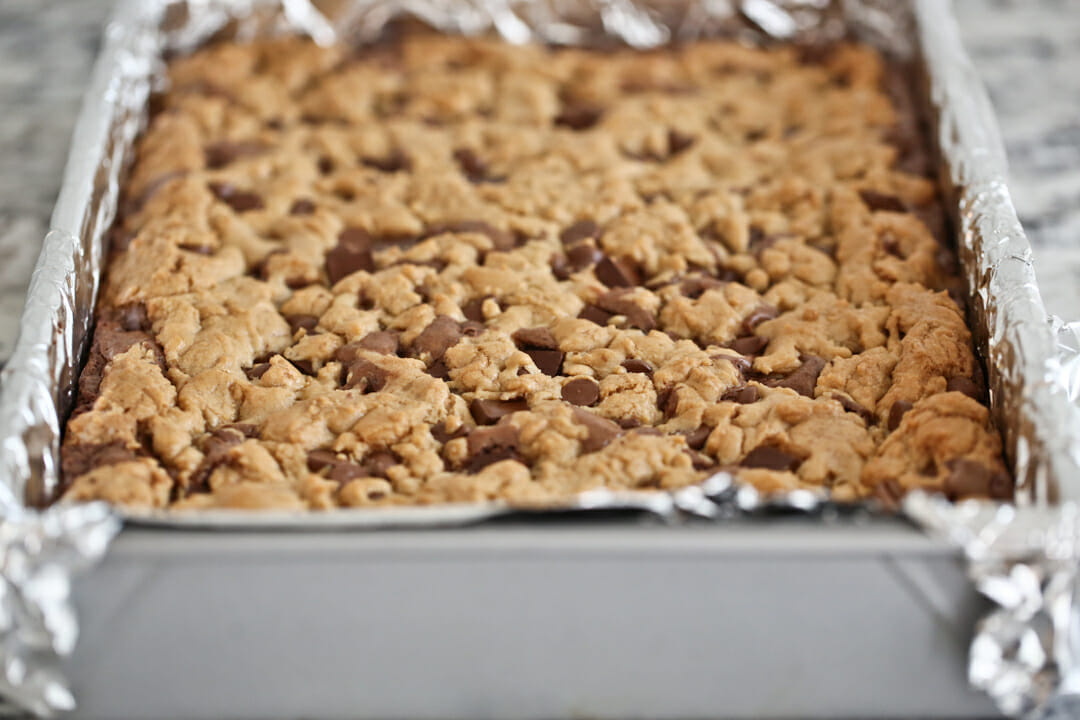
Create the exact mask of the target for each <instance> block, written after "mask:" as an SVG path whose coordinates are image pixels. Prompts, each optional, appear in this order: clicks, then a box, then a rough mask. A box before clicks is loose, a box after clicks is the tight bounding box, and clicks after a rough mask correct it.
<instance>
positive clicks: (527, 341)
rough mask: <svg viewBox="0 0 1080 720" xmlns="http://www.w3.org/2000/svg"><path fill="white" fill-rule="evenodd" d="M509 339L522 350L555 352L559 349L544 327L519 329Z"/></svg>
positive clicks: (552, 336) (549, 332) (553, 337)
mask: <svg viewBox="0 0 1080 720" xmlns="http://www.w3.org/2000/svg"><path fill="white" fill-rule="evenodd" d="M511 337H512V338H513V340H514V343H515V344H516V345H517V346H518V347H519V348H521V349H522V350H527V349H530V348H536V349H540V350H555V349H557V348H558V347H559V343H558V341H557V340H556V339H555V336H554V335H552V334H551V331H550V330H548V329H547V328H546V327H534V328H521V329H520V330H516V331H514V334H513V335H512V336H511Z"/></svg>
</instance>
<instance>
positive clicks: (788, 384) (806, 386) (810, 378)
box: [761, 355, 828, 398]
mask: <svg viewBox="0 0 1080 720" xmlns="http://www.w3.org/2000/svg"><path fill="white" fill-rule="evenodd" d="M801 359H802V365H800V366H799V368H798V369H797V370H795V372H793V373H791V374H790V375H787V376H786V377H767V378H763V379H762V380H761V382H762V384H764V385H768V386H769V387H783V388H790V389H792V390H794V391H795V392H797V393H799V394H800V395H805V396H806V397H809V398H812V397H814V388H815V387H817V379H818V375H820V374H821V371H822V370H824V369H825V366H826V365H828V363H827V362H826V361H825V360H824V359H823V358H819V357H818V356H816V355H804V356H802V358H801Z"/></svg>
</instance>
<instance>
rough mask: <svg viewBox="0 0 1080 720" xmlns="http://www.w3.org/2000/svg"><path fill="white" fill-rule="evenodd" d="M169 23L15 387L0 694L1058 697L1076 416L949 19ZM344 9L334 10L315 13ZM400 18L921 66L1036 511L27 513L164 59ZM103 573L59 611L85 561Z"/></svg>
mask: <svg viewBox="0 0 1080 720" xmlns="http://www.w3.org/2000/svg"><path fill="white" fill-rule="evenodd" d="M168 5H169V4H168V3H166V2H163V1H161V2H159V1H158V0H153V1H151V2H139V1H138V0H125V2H123V3H121V5H120V6H119V7H118V9H117V11H116V14H115V16H114V20H113V22H112V23H111V24H110V26H109V29H108V32H107V34H106V35H107V36H106V42H105V44H104V48H103V51H102V56H101V58H100V60H99V63H98V67H97V69H96V71H95V75H94V79H93V81H92V85H91V89H90V91H89V93H88V96H87V100H86V103H85V106H84V110H83V115H82V117H81V118H80V121H79V123H78V125H77V129H76V134H75V138H74V140H73V149H72V154H71V158H70V160H69V164H68V168H67V170H66V173H65V183H64V187H63V191H62V193H61V197H60V199H59V200H58V204H57V209H56V212H55V214H54V218H53V229H52V232H51V233H50V236H49V238H47V239H46V243H45V248H44V250H43V254H42V259H41V261H40V262H39V265H38V268H37V270H36V271H35V275H34V278H33V280H32V283H31V290H30V294H29V298H28V309H27V311H26V314H25V315H24V320H23V330H22V335H21V337H20V342H19V344H18V345H17V348H16V351H15V354H14V355H13V357H12V360H11V361H10V362H9V364H8V367H7V368H6V369H5V371H4V385H3V395H2V398H0V443H2V447H3V453H2V454H0V477H2V478H3V480H4V482H3V483H0V507H2V508H3V509H4V516H3V521H2V523H0V540H3V543H2V544H0V550H3V552H4V559H5V563H4V564H5V568H4V572H3V581H4V582H3V585H2V586H0V587H2V589H3V590H4V591H5V592H4V594H3V595H2V597H0V608H2V609H3V610H4V611H5V613H4V614H3V615H2V616H0V620H3V622H0V661H2V663H0V665H2V667H4V668H5V672H4V673H3V674H2V676H0V694H2V695H4V696H5V697H6V698H7V699H8V700H9V701H10V702H12V703H13V704H14V705H17V706H19V707H22V708H26V709H29V710H31V711H34V712H37V713H41V714H48V713H52V712H56V711H61V710H70V709H72V708H75V709H74V716H75V717H84V718H102V719H104V718H158V717H160V718H165V717H191V718H211V717H213V718H248V717H251V718H254V717H260V718H299V717H327V718H336V717H354V718H368V717H372V718H374V717H415V718H436V717H446V718H458V717H460V718H464V717H521V718H542V717H598V718H608V717H610V718H634V717H655V718H661V717H664V718H666V717H672V718H674V717H682V718H693V717H715V716H723V717H903V716H909V717H910V716H921V715H934V716H940V717H988V716H990V715H992V714H994V713H995V712H997V710H996V709H995V707H996V708H999V709H1001V710H1003V711H1005V712H1007V713H1009V714H1018V713H1021V712H1024V711H1028V710H1031V709H1034V708H1041V707H1043V706H1044V705H1045V704H1046V703H1047V702H1048V701H1051V700H1053V699H1055V698H1056V697H1058V696H1059V695H1060V694H1061V693H1059V690H1061V689H1062V688H1065V689H1068V686H1069V683H1068V682H1067V681H1068V679H1069V677H1070V674H1071V673H1073V672H1074V671H1075V670H1076V667H1077V663H1076V662H1075V660H1074V659H1073V658H1075V657H1076V654H1075V653H1073V654H1070V653H1071V651H1072V649H1073V643H1074V642H1075V641H1074V640H1073V636H1074V635H1076V634H1077V633H1076V632H1075V630H1074V629H1075V628H1076V627H1077V620H1076V618H1075V603H1074V602H1073V600H1072V598H1073V594H1072V593H1071V589H1072V588H1073V587H1075V582H1076V562H1075V560H1076V557H1077V555H1078V553H1080V530H1078V528H1080V522H1077V515H1076V513H1075V512H1074V511H1075V507H1076V506H1075V505H1074V504H1073V500H1075V499H1076V498H1078V497H1080V484H1078V482H1077V481H1078V480H1080V470H1078V468H1080V459H1078V455H1080V450H1078V449H1077V443H1076V442H1075V439H1074V438H1075V433H1076V432H1077V430H1078V429H1080V413H1078V412H1077V409H1076V407H1075V406H1074V405H1073V404H1072V403H1071V401H1070V400H1069V397H1068V391H1069V390H1070V388H1069V387H1068V386H1067V383H1064V382H1063V381H1062V376H1063V375H1064V374H1065V373H1063V372H1061V371H1062V368H1063V365H1062V363H1063V362H1064V361H1063V359H1062V356H1061V355H1060V354H1059V348H1058V346H1057V343H1056V342H1055V337H1054V336H1053V334H1052V333H1051V331H1050V327H1049V325H1048V324H1047V318H1046V316H1045V312H1044V311H1043V308H1042V304H1041V301H1040V300H1039V297H1038V291H1037V288H1036V287H1035V285H1034V274H1033V273H1032V271H1031V267H1030V248H1029V247H1028V246H1027V243H1026V240H1025V239H1024V237H1023V233H1022V231H1021V229H1020V227H1019V224H1018V223H1017V221H1016V217H1015V212H1014V211H1013V209H1012V205H1011V202H1010V201H1009V198H1008V191H1007V189H1006V188H1005V186H1004V184H1003V177H1004V156H1003V152H1002V150H1001V144H1000V140H999V138H998V137H997V133H996V129H995V127H994V124H993V120H992V114H991V113H990V112H989V105H988V102H987V100H986V98H985V94H983V93H982V91H981V90H980V89H979V87H978V83H977V81H975V80H974V71H973V69H972V68H971V67H970V64H969V63H968V62H967V60H966V57H965V56H964V54H963V51H962V49H960V47H959V40H958V33H957V32H956V28H955V24H954V22H953V20H952V19H951V16H950V15H949V12H948V4H947V3H944V2H938V1H936V0H917V1H916V2H914V3H911V4H909V3H890V2H876V1H874V0H853V1H850V0H849V1H847V2H828V1H827V0H826V1H822V2H817V1H795V0H792V1H791V2H770V1H768V0H757V1H752V0H746V1H745V2H732V3H698V2H667V3H654V4H649V3H644V2H642V3H635V2H627V1H625V0H606V1H605V2H596V3H591V2H583V3H581V4H579V5H578V6H575V7H576V9H575V10H573V11H568V10H567V9H566V8H565V7H562V5H560V4H559V3H547V2H533V3H514V2H501V1H500V2H494V1H492V2H481V1H480V0H460V1H457V0H447V1H446V2H427V1H424V0H416V1H414V2H409V3H405V2H395V1H394V0H365V1H356V2H338V3H309V2H307V1H306V0H276V1H271V0H261V1H260V0H231V1H229V0H200V2H195V1H194V0H188V2H186V3H178V4H173V5H172V6H171V8H170V7H167V6H168ZM329 5H336V6H337V7H338V8H339V9H340V8H342V7H344V8H345V12H344V15H343V16H342V17H343V19H341V18H339V19H338V21H337V22H332V21H331V20H330V19H328V16H325V15H323V14H321V13H320V12H318V9H317V7H316V6H320V7H321V6H329ZM404 11H408V12H409V13H410V14H413V15H416V16H418V17H420V18H422V19H424V20H426V21H428V22H431V23H432V24H435V25H436V26H438V27H440V28H442V29H444V30H447V31H452V32H477V31H485V30H488V29H491V28H494V29H495V30H497V31H498V32H500V33H501V34H503V35H504V36H506V37H507V38H508V39H511V40H520V39H523V38H525V37H528V36H529V34H530V31H531V32H532V34H533V35H534V36H536V37H539V38H540V39H544V40H553V41H560V42H567V41H571V42H572V41H574V40H575V38H578V37H586V36H588V34H589V32H595V31H596V29H597V28H602V30H603V32H604V33H610V34H616V35H619V36H620V37H621V38H622V39H623V40H626V41H627V42H630V43H631V44H636V45H654V44H658V43H662V42H666V41H668V40H676V39H679V38H680V37H682V36H683V35H685V34H687V33H693V32H699V31H708V29H709V28H710V27H712V26H714V25H715V26H725V27H727V28H728V29H729V30H730V29H731V28H735V30H734V31H736V32H738V33H741V34H744V35H746V36H747V37H756V38H760V37H762V36H771V37H773V38H778V39H781V40H786V39H798V38H801V37H803V36H804V35H805V34H807V33H809V34H810V35H811V36H812V35H813V34H814V33H816V32H819V31H822V30H829V29H830V28H832V30H835V29H836V27H837V23H839V27H840V29H841V31H842V32H848V31H850V32H853V33H855V34H856V35H858V36H859V37H861V38H863V39H866V40H869V41H871V42H874V43H876V44H878V45H879V46H882V47H884V48H886V49H887V50H890V51H894V52H898V53H901V54H902V53H904V52H909V53H910V52H911V51H912V50H913V49H921V51H922V57H923V58H924V60H925V63H924V65H925V69H926V71H927V73H926V80H927V84H926V89H927V93H928V96H927V99H928V101H929V107H930V108H931V109H932V110H933V123H934V125H935V131H936V132H935V136H936V138H937V140H938V144H939V145H940V146H941V151H942V152H941V155H942V159H943V161H944V162H943V163H942V177H943V181H944V182H945V189H946V191H947V194H948V196H949V198H950V202H951V203H952V206H953V207H952V208H951V209H952V210H954V211H955V214H956V218H955V219H956V221H957V223H958V227H959V229H960V244H959V250H960V257H961V260H962V261H963V265H964V268H965V274H966V275H967V278H968V281H969V285H970V287H971V290H972V294H971V297H970V300H971V302H970V304H969V305H970V308H971V312H972V321H973V322H974V324H975V327H976V341H977V343H978V344H979V346H980V350H981V352H982V354H983V356H984V358H986V360H987V370H988V378H989V384H990V388H991V400H992V405H993V410H994V414H995V417H996V418H997V420H998V422H999V424H1001V426H1002V429H1003V432H1004V435H1005V440H1006V445H1007V447H1008V454H1009V461H1010V464H1011V465H1012V467H1013V469H1014V471H1015V473H1016V476H1017V479H1018V487H1019V492H1018V501H1017V506H1018V507H1014V506H1003V505H994V504H991V503H963V504H960V505H956V506H953V505H950V504H948V503H945V502H944V501H942V500H940V499H935V498H929V497H925V496H918V495H916V496H912V497H910V498H909V499H908V501H907V502H906V504H905V507H904V510H905V513H906V516H907V518H908V520H900V519H890V518H886V517H882V516H878V515H872V514H870V513H868V512H865V511H862V512H854V513H852V512H849V511H844V510H842V509H838V508H832V507H829V506H828V505H827V504H823V503H822V501H821V499H820V498H818V497H815V496H812V495H810V494H808V493H793V494H792V495H791V496H790V497H785V498H782V499H780V500H778V501H763V500H762V499H761V498H759V497H757V496H756V495H755V494H754V493H753V492H752V491H751V490H746V489H743V490H738V489H735V488H731V487H729V486H728V485H727V484H726V483H725V481H724V479H723V478H718V479H716V482H714V483H713V485H712V487H707V488H705V490H702V491H697V492H696V493H695V492H694V491H692V490H691V491H688V492H681V493H679V494H677V496H667V495H659V494H657V495H654V496H652V497H650V498H643V497H639V496H614V495H611V494H610V493H608V494H604V493H600V494H592V495H590V496H589V497H586V498H580V499H578V500H577V501H575V503H574V504H573V507H574V508H575V511H573V512H567V513H543V512H536V513H514V512H512V511H511V510H510V509H509V508H506V507H504V506H498V505H482V506H457V507H447V508H420V509H400V510H393V511H389V512H371V511H352V512H341V513H336V514H333V515H326V514H312V515H302V516H295V515H290V516H276V515H259V516H252V515H247V516H238V515H237V514H235V513H219V514H205V515H189V516H183V517H177V516H170V515H167V514H157V515H149V516H132V515H121V514H118V513H116V512H113V511H110V510H108V509H106V508H103V507H101V506H97V505H91V506H81V507H54V508H51V509H49V510H47V511H44V512H38V511H35V510H33V509H32V506H33V505H34V504H35V503H38V502H40V501H41V500H42V499H43V498H44V497H46V496H48V494H49V491H50V489H51V487H52V486H53V484H54V483H55V480H56V457H57V455H56V450H57V446H58V442H59V437H60V427H61V426H62V422H61V421H62V419H63V417H65V416H66V412H67V410H68V409H69V408H70V404H71V393H72V388H73V380H74V377H75V376H76V374H77V371H78V368H79V365H80V359H81V357H82V355H83V352H84V351H85V347H86V342H87V339H88V328H89V326H90V322H91V317H92V307H93V300H94V298H95V296H96V292H97V287H98V282H99V277H100V270H101V265H102V260H103V255H104V254H103V252H102V248H103V238H104V236H105V233H106V230H107V229H108V227H109V225H110V224H111V221H112V218H113V216H114V214H115V209H116V204H117V198H118V185H119V182H120V179H121V178H122V175H123V173H122V167H123V164H124V162H125V159H126V158H127V157H128V153H129V150H130V148H131V145H132V142H133V140H134V138H135V136H136V135H137V132H138V130H139V128H140V126H141V123H142V121H143V115H144V111H143V108H144V106H145V103H146V100H147V98H148V96H149V93H150V89H151V84H152V83H151V80H152V78H153V77H155V73H156V72H157V70H159V69H160V63H159V58H160V57H161V55H162V54H163V53H164V52H165V51H170V52H172V51H182V50H184V49H186V48H191V47H194V46H196V45H197V44H198V43H199V42H201V41H203V40H205V39H206V38H207V37H209V36H210V35H211V34H213V33H214V32H215V31H216V30H218V29H220V28H221V27H223V26H225V25H228V24H232V25H233V26H234V27H235V28H236V29H237V32H239V33H240V34H241V35H247V36H252V35H258V34H262V33H267V32H277V31H280V30H283V29H284V30H289V31H301V32H305V33H308V34H310V35H311V36H313V37H314V38H316V39H317V40H332V39H333V38H334V37H335V36H336V35H335V34H338V35H342V34H346V32H345V31H346V29H347V30H348V32H347V36H348V37H349V38H352V39H360V40H362V39H364V38H365V37H370V36H372V35H373V34H374V33H376V32H377V31H378V29H379V27H380V25H381V23H385V21H386V20H387V19H388V18H390V17H393V16H394V15H396V14H399V13H401V12H404ZM560 12H562V13H565V14H566V15H567V18H572V19H573V21H574V22H576V23H579V25H580V27H577V26H575V25H574V24H573V23H570V22H568V21H564V20H566V19H567V18H563V17H562V16H561V15H560ZM669 15H670V16H672V17H676V16H677V18H678V21H677V22H674V21H671V20H670V19H668V16H669ZM556 20H559V21H560V22H555V21H556ZM912 22H913V23H914V24H911V23H912ZM159 28H163V29H160V30H159ZM829 31H830V32H831V30H829ZM28 505H29V506H30V507H28ZM801 511H811V512H813V513H814V514H813V515H812V516H809V517H807V516H799V514H798V513H799V512H801ZM121 520H123V522H124V527H123V529H122V530H121V531H120V532H119V533H118V535H117V537H116V538H115V540H114V541H113V542H112V543H111V545H110V546H109V547H108V552H107V553H106V552H105V549H106V546H107V545H109V543H108V540H109V538H110V537H111V536H112V535H113V534H114V533H116V531H117V530H118V528H119V524H120V521H121ZM912 521H914V522H912ZM102 556H104V560H103V561H102V562H101V563H100V565H98V566H97V567H95V568H93V570H92V571H90V572H87V573H84V574H81V575H78V576H77V577H76V578H75V580H74V585H73V586H72V588H71V593H70V598H69V592H68V590H69V587H68V578H69V576H71V575H72V573H73V572H74V571H76V570H79V569H81V568H83V567H85V566H87V565H89V564H90V563H91V562H92V561H94V560H97V559H98V558H100V557H102ZM12 558H15V559H17V560H18V563H13V561H12ZM1025 573H1026V574H1025ZM972 580H974V581H975V582H972ZM1033 588H1034V589H1033ZM987 598H989V600H988V599H987ZM1017 598H1020V600H1017ZM991 601H992V602H991ZM70 602H73V603H74V610H75V611H76V614H75V615H72V614H71V605H70ZM988 613H990V614H988ZM75 617H77V618H78V625H76V624H75ZM76 627H78V628H79V630H80V631H81V634H80V636H79V638H78V642H75V635H76V633H75V629H76ZM1032 637H1034V640H1032V639H1031V638H1032ZM1033 648H1034V649H1033ZM1035 649H1037V650H1039V651H1040V652H1041V655H1040V654H1039V653H1038V652H1035ZM972 684H974V685H975V686H977V687H978V688H979V690H981V691H977V690H975V689H973V688H972ZM983 691H984V692H983ZM987 693H989V697H988V696H987ZM991 700H993V702H992V701H991ZM995 704H996V705H995Z"/></svg>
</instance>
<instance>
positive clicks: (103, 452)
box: [60, 441, 139, 482]
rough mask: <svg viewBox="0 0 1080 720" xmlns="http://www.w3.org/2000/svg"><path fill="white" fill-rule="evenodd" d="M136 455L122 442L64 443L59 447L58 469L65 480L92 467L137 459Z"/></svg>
mask: <svg viewBox="0 0 1080 720" xmlns="http://www.w3.org/2000/svg"><path fill="white" fill-rule="evenodd" d="M138 457H139V456H138V455H137V454H136V453H135V452H134V451H133V450H131V449H129V448H128V447H127V446H126V445H124V443H123V442H120V441H116V442H111V443H101V444H96V443H95V444H92V445H64V446H63V447H62V448H60V471H61V473H62V474H63V477H64V479H65V480H66V481H67V482H70V481H71V480H74V479H75V478H77V477H78V476H80V475H85V474H86V473H88V472H90V471H91V470H93V469H94V468H99V467H103V466H105V465H116V464H118V463H122V462H129V461H131V460H137V459H138Z"/></svg>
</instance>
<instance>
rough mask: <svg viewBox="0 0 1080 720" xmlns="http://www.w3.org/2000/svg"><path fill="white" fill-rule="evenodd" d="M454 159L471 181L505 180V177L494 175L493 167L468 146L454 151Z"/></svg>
mask: <svg viewBox="0 0 1080 720" xmlns="http://www.w3.org/2000/svg"><path fill="white" fill-rule="evenodd" d="M454 160H456V161H457V164H458V166H459V167H460V168H461V172H462V173H463V174H464V175H465V177H466V178H468V180H469V182H471V183H484V182H503V181H504V180H506V178H505V177H501V176H493V175H492V174H491V169H490V168H489V167H488V165H487V163H486V162H484V161H483V160H482V159H481V158H480V156H479V155H477V154H476V153H475V152H473V151H472V150H469V149H468V148H459V149H457V150H455V151H454Z"/></svg>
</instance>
